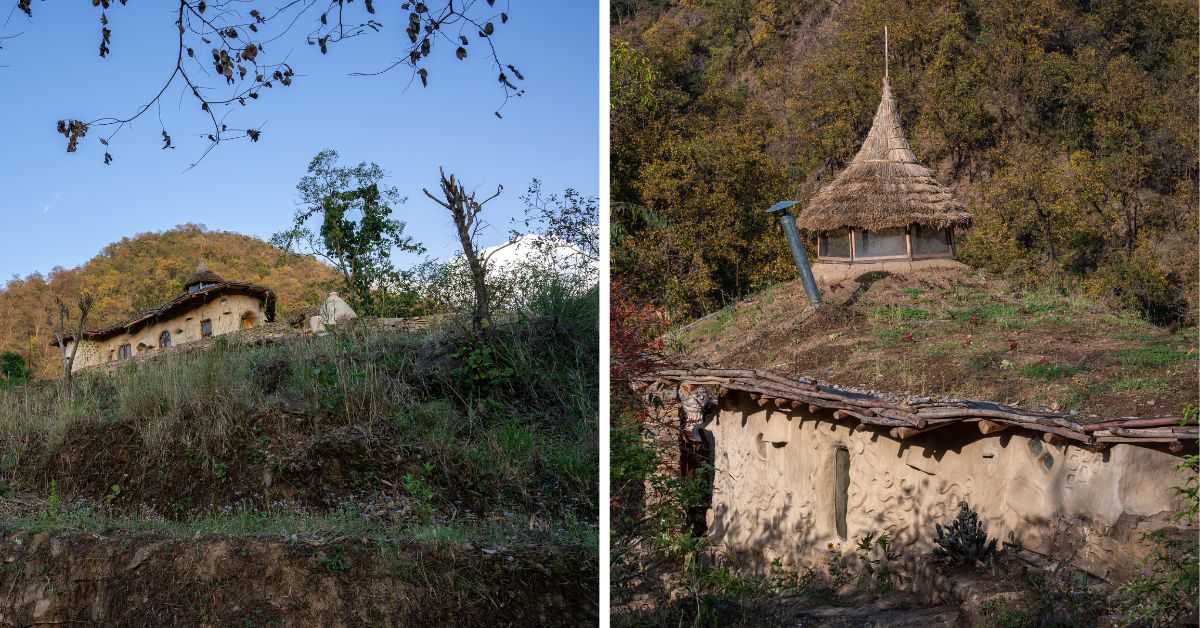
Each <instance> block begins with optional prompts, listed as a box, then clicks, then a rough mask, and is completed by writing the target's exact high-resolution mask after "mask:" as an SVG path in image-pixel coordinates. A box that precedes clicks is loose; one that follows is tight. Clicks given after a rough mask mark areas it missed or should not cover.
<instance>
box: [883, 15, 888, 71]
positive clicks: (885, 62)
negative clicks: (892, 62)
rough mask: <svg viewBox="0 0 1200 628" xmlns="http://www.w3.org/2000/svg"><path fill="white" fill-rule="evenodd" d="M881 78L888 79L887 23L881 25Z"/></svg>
mask: <svg viewBox="0 0 1200 628" xmlns="http://www.w3.org/2000/svg"><path fill="white" fill-rule="evenodd" d="M883 80H885V81H886V80H888V45H887V24H884V25H883Z"/></svg>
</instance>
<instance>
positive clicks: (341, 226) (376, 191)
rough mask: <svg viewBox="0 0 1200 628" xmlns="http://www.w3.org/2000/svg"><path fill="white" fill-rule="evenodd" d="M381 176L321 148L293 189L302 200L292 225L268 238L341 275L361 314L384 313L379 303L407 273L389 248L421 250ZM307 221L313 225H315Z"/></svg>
mask: <svg viewBox="0 0 1200 628" xmlns="http://www.w3.org/2000/svg"><path fill="white" fill-rule="evenodd" d="M385 177H386V173H385V172H384V171H383V168H381V167H379V165H378V164H375V163H370V164H368V163H365V162H362V163H359V164H358V165H356V166H350V167H346V166H339V165H338V154H337V151H334V150H329V149H326V150H323V151H321V152H320V153H318V154H317V156H316V157H314V158H313V160H312V162H310V163H309V165H308V174H307V175H306V176H304V177H303V178H301V179H300V183H299V184H298V185H297V186H296V189H297V190H298V191H299V192H300V198H301V202H302V206H301V208H300V209H299V210H297V211H296V215H295V217H294V218H293V219H292V227H291V228H290V229H288V230H286V231H282V232H279V233H277V234H275V235H274V236H273V237H272V238H271V242H272V244H275V245H276V246H278V247H279V248H281V249H283V250H285V251H301V252H304V253H307V254H311V255H315V256H317V257H319V258H321V259H324V260H326V261H327V262H329V263H330V264H332V265H333V266H334V268H336V269H337V271H338V272H339V273H340V274H341V276H342V284H343V286H344V288H345V291H346V294H347V296H348V297H349V301H350V304H351V306H353V307H354V308H355V309H356V310H358V311H359V312H360V313H363V314H369V315H384V314H391V313H392V312H385V311H382V310H383V308H381V307H380V304H381V303H392V302H395V299H394V298H392V296H389V295H394V294H395V293H397V292H403V291H405V290H406V286H407V284H408V281H407V279H408V277H407V273H404V272H402V271H399V270H397V269H396V267H395V265H394V264H393V263H392V254H393V253H395V252H401V253H418V254H420V253H424V252H425V248H424V247H423V246H421V244H420V243H418V242H415V241H414V240H413V239H412V238H411V237H409V236H406V235H405V234H404V227H405V225H404V223H403V222H400V221H398V220H396V219H394V218H392V217H391V216H392V208H393V206H395V205H399V204H401V203H403V202H404V200H405V199H404V198H402V197H401V196H400V193H399V192H398V191H397V190H396V188H394V187H390V188H388V187H381V183H382V182H383V180H384V178H385ZM310 224H316V225H319V226H317V227H316V228H315V230H314V228H313V227H310Z"/></svg>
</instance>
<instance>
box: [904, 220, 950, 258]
mask: <svg viewBox="0 0 1200 628" xmlns="http://www.w3.org/2000/svg"><path fill="white" fill-rule="evenodd" d="M912 252H913V255H949V254H950V230H949V229H937V228H934V227H928V226H926V225H913V231H912Z"/></svg>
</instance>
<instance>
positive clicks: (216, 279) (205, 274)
mask: <svg viewBox="0 0 1200 628" xmlns="http://www.w3.org/2000/svg"><path fill="white" fill-rule="evenodd" d="M224 281H225V280H224V279H221V277H220V275H217V273H214V272H213V271H211V270H209V269H208V266H205V265H204V263H203V262H201V263H200V265H199V266H197V267H196V272H194V273H192V275H191V276H190V277H188V278H187V281H184V282H183V289H184V290H187V289H188V288H190V287H192V286H194V285H196V284H198V283H203V284H212V283H222V282H224Z"/></svg>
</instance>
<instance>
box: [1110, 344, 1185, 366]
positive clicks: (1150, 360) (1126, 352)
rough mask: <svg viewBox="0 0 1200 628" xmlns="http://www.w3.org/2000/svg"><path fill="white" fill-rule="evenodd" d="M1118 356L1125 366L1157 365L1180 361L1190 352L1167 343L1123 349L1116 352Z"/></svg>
mask: <svg viewBox="0 0 1200 628" xmlns="http://www.w3.org/2000/svg"><path fill="white" fill-rule="evenodd" d="M1116 358H1117V360H1118V361H1120V362H1121V364H1122V365H1123V366H1132V367H1155V366H1166V365H1168V364H1174V363H1176V362H1180V361H1182V360H1185V359H1187V358H1188V354H1187V352H1186V351H1179V350H1177V349H1172V348H1171V347H1168V346H1166V345H1162V344H1152V345H1144V346H1140V347H1130V348H1127V349H1121V350H1119V351H1117V352H1116Z"/></svg>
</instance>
